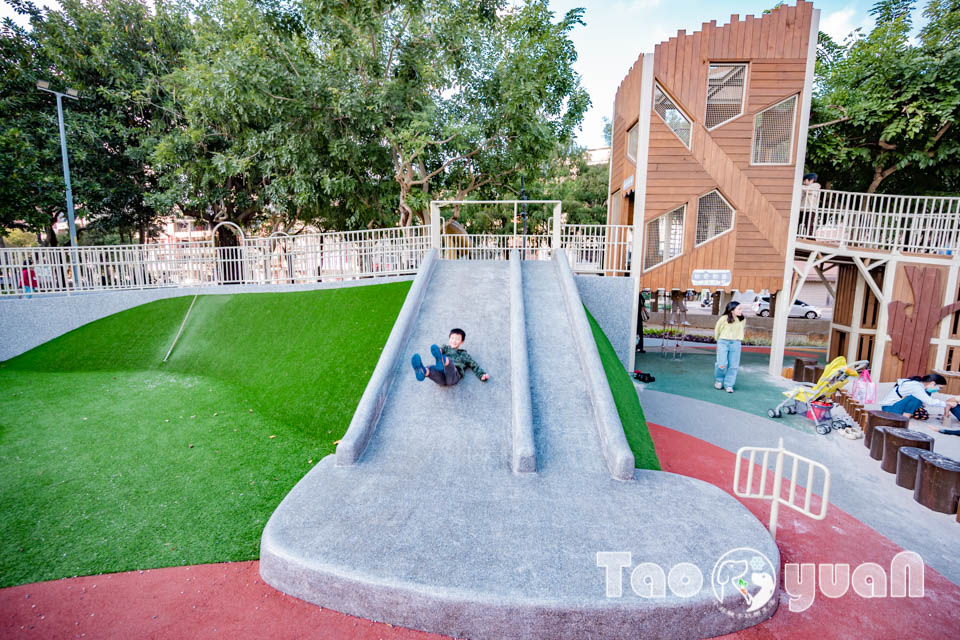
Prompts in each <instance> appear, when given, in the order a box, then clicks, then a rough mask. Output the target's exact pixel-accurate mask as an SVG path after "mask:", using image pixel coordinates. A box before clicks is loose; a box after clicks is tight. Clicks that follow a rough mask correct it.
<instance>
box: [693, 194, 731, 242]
mask: <svg viewBox="0 0 960 640" xmlns="http://www.w3.org/2000/svg"><path fill="white" fill-rule="evenodd" d="M731 226H733V207H731V206H730V205H729V204H727V201H726V200H724V199H723V196H721V195H720V194H719V193H718V192H717V191H711V192H710V193H708V194H706V195H704V196H701V197H700V200H699V201H698V202H697V244H698V245H699V244H703V243H704V242H706V241H707V240H709V239H710V238H714V237H716V236H718V235H720V234H721V233H723V232H724V231H727V230H728V229H730V227H731Z"/></svg>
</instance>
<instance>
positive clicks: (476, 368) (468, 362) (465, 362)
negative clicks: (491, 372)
mask: <svg viewBox="0 0 960 640" xmlns="http://www.w3.org/2000/svg"><path fill="white" fill-rule="evenodd" d="M440 351H442V352H443V355H445V356H447V357H448V358H450V361H451V362H453V366H455V367H456V368H457V371H459V372H460V377H461V378H462V377H463V370H464V369H466V368H467V367H470V368H471V369H473V372H474V373H475V374H476V375H477V377H478V378H480V377H482V376H483V375H484V374H485V373H486V371H484V370H483V369H482V368H481V367H480V365H478V364H477V361H476V360H474V359H473V357H472V356H471V355H470V354H469V353H467V350H466V349H454V348H453V347H451V346H450V345H448V344H445V345H443V347H441V348H440Z"/></svg>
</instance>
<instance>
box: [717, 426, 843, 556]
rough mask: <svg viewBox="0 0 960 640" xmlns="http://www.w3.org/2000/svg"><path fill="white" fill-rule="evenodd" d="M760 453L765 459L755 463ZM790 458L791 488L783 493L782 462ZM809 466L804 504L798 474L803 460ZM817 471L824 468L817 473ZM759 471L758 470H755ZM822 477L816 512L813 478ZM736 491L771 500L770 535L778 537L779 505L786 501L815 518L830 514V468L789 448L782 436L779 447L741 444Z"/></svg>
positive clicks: (735, 476)
mask: <svg viewBox="0 0 960 640" xmlns="http://www.w3.org/2000/svg"><path fill="white" fill-rule="evenodd" d="M746 454H750V457H749V459H748V460H747V464H746V466H744V465H743V464H742V462H743V457H744V455H746ZM757 454H762V456H763V457H762V460H761V461H760V462H759V464H756V458H757ZM770 454H773V456H774V467H773V480H772V481H771V482H769V483H768V482H767V475H768V473H769V472H770V471H771V470H770V468H769V463H770ZM787 458H789V459H790V460H791V462H792V464H791V468H790V489H789V490H788V491H787V496H786V497H784V495H783V471H784V469H783V466H784V465H783V463H784V460H785V459H787ZM801 463H803V464H805V465H807V467H806V483H805V484H804V491H803V493H804V497H803V504H797V474H798V471H799V467H800V464H801ZM742 471H745V478H741V472H742ZM817 471H820V472H822V473H821V474H817ZM755 472H756V473H755ZM755 475H759V479H758V480H757V481H756V483H755V482H754V476H755ZM818 475H819V476H820V477H822V487H823V488H822V490H821V497H820V509H819V511H816V512H814V511H813V509H812V508H811V503H812V500H813V494H814V481H815V479H816V478H817V477H818ZM733 493H734V495H736V496H739V497H741V498H758V499H760V500H770V502H771V504H770V526H769V529H770V535H771V536H773V537H774V538H776V537H777V516H778V513H779V511H780V505H781V504H783V505H786V506H788V507H790V508H791V509H793V510H794V511H798V512H800V513H802V514H803V515H805V516H807V517H809V518H813V519H814V520H823V519H824V518H825V517H826V515H827V506H828V505H829V504H830V470H829V469H827V468H826V467H825V466H823V465H822V464H820V463H819V462H816V461H815V460H811V459H810V458H805V457H803V456H801V455H798V454H796V453H793V452H791V451H787V450H786V449H784V448H783V438H780V440H779V442H778V443H777V446H776V448H773V447H740V449H739V450H738V451H737V462H736V465H735V467H734V470H733Z"/></svg>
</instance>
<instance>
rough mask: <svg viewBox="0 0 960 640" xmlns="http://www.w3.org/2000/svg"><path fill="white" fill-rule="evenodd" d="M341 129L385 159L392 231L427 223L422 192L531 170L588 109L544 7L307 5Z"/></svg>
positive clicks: (456, 2) (538, 3)
mask: <svg viewBox="0 0 960 640" xmlns="http://www.w3.org/2000/svg"><path fill="white" fill-rule="evenodd" d="M310 6H312V7H313V8H314V9H315V11H307V12H306V13H305V15H306V16H307V21H308V23H309V24H310V25H311V27H312V28H313V29H314V31H315V32H316V33H322V34H326V36H327V37H326V38H325V39H324V40H323V44H322V46H321V52H322V53H321V55H322V58H323V61H322V64H323V69H324V73H325V75H326V77H327V79H328V82H329V83H330V85H331V86H332V87H333V88H334V89H335V91H336V94H337V96H338V100H337V101H336V103H335V105H334V109H335V111H336V112H337V114H338V115H340V116H342V117H343V118H344V123H345V126H349V127H350V128H351V129H356V130H359V131H368V130H370V129H373V130H375V131H376V132H377V134H378V135H380V136H382V139H383V140H384V142H385V144H386V145H387V148H388V150H389V152H390V160H391V174H392V178H393V179H394V181H395V182H396V184H397V186H398V187H399V193H398V200H397V205H398V209H399V214H400V215H399V218H400V220H399V221H400V224H401V225H408V224H411V223H412V222H413V221H414V220H415V219H418V220H419V221H420V222H425V221H426V220H427V203H428V200H429V198H430V193H431V190H433V191H444V192H446V193H448V194H449V195H451V196H454V197H458V198H463V197H464V196H466V195H467V194H470V193H472V192H475V191H477V190H480V189H483V188H484V187H487V186H490V185H494V184H496V183H498V182H500V181H502V180H503V179H504V178H506V176H508V175H510V174H512V173H514V172H516V171H517V170H518V169H520V168H521V167H523V168H524V169H525V170H526V171H529V172H534V171H539V170H540V169H541V167H542V166H543V165H544V163H545V161H546V160H548V159H549V158H550V157H551V155H552V154H553V153H554V152H555V150H556V148H557V147H558V145H564V144H566V143H567V142H568V141H569V140H570V138H571V137H572V134H573V131H574V130H575V128H576V127H577V126H578V125H579V123H580V122H581V120H582V118H583V114H584V112H585V110H586V108H587V107H588V106H589V98H588V97H587V95H586V93H585V91H584V90H583V89H582V88H581V87H580V85H579V78H578V77H577V75H576V73H575V72H574V71H573V69H572V65H573V62H574V61H575V60H576V51H575V50H574V48H573V44H572V42H571V41H570V39H569V33H570V31H571V30H572V29H573V28H574V27H575V26H576V25H578V24H581V23H582V22H581V16H582V10H579V9H578V10H573V11H570V12H568V13H567V14H566V15H565V16H563V17H562V18H561V19H560V21H559V22H557V23H554V22H553V21H552V19H553V14H552V13H551V12H550V11H549V8H548V6H547V2H546V1H544V0H530V1H528V2H525V3H522V4H520V5H519V6H514V7H512V8H510V9H507V8H506V3H505V2H503V1H502V0H484V1H482V2H477V1H476V0H425V1H423V2H392V1H389V0H364V1H359V2H350V3H339V2H330V1H323V0H317V1H315V2H312V3H310Z"/></svg>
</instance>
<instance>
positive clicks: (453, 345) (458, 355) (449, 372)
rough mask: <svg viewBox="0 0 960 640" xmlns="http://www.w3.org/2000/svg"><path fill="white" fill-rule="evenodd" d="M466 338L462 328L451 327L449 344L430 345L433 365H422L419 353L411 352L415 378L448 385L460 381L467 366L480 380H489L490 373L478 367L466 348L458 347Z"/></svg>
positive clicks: (443, 385) (442, 385)
mask: <svg viewBox="0 0 960 640" xmlns="http://www.w3.org/2000/svg"><path fill="white" fill-rule="evenodd" d="M466 339H467V334H466V333H465V332H464V331H463V329H451V330H450V336H449V338H448V341H449V344H446V345H444V346H443V348H442V349H441V348H440V347H438V346H437V345H435V344H432V345H430V353H431V354H432V355H433V357H434V358H435V359H436V361H437V364H436V365H435V366H433V367H425V366H423V360H422V359H421V358H420V354H419V353H415V354H413V357H412V358H411V360H410V364H411V365H413V372H414V374H416V376H417V380H419V381H420V382H423V381H424V379H425V378H430V379H431V380H433V381H434V382H435V383H437V384H438V385H440V386H441V387H450V386H453V385H455V384H457V383H458V382H460V379H461V378H463V373H464V371H465V370H466V369H467V368H468V367H469V368H470V369H473V373H474V374H476V376H477V377H478V378H480V380H481V382H486V381H487V380H489V379H490V374H489V373H487V372H486V371H484V370H483V369H482V368H480V365H478V364H477V361H476V360H474V359H473V357H472V356H471V355H470V354H469V353H467V350H466V349H461V348H460V347H461V346H462V345H463V342H464V340H466Z"/></svg>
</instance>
